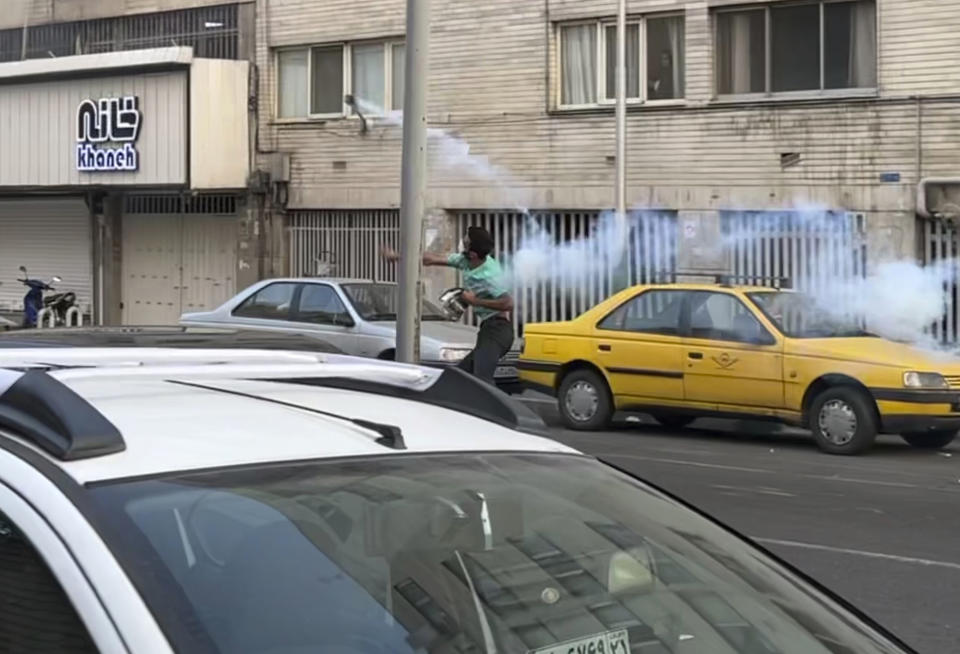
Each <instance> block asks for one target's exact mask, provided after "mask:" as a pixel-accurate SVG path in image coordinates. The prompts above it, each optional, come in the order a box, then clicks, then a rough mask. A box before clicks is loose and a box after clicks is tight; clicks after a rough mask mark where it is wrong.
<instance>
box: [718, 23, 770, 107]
mask: <svg viewBox="0 0 960 654" xmlns="http://www.w3.org/2000/svg"><path fill="white" fill-rule="evenodd" d="M757 13H758V12H743V13H724V14H720V16H721V20H720V24H719V29H718V41H719V43H718V53H719V55H720V65H719V66H718V71H717V72H718V77H719V79H718V84H717V87H718V89H719V92H720V93H724V94H737V93H750V92H751V91H753V90H754V86H755V85H754V80H753V79H752V75H753V65H752V64H753V62H752V58H751V57H752V54H753V51H754V44H753V43H752V42H751V39H752V35H753V31H752V29H751V27H752V25H751V22H752V19H753V17H754V15H756V14H757ZM761 15H762V14H761ZM761 45H762V44H761Z"/></svg>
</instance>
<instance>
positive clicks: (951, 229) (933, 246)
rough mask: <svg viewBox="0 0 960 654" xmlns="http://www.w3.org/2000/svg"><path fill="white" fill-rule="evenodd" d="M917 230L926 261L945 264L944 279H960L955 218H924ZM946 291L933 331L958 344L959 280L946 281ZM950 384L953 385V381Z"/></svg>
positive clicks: (959, 241)
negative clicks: (943, 304) (941, 314)
mask: <svg viewBox="0 0 960 654" xmlns="http://www.w3.org/2000/svg"><path fill="white" fill-rule="evenodd" d="M918 232H920V234H921V235H922V236H921V238H922V239H923V246H922V248H923V252H922V256H923V263H924V264H925V265H937V266H946V267H947V270H945V271H944V279H945V280H957V279H960V277H958V275H960V264H958V257H960V233H958V231H957V227H956V224H955V223H954V221H953V220H948V219H940V218H938V219H934V220H922V221H920V224H919V225H918ZM948 272H949V274H947V273H948ZM943 290H944V294H945V295H946V306H945V307H944V312H943V317H942V318H941V319H940V320H938V321H937V322H936V323H934V324H933V325H931V328H930V331H931V334H932V335H933V337H934V338H936V339H937V340H938V341H939V342H941V343H943V344H957V343H960V315H958V309H960V287H958V285H957V283H956V281H945V282H944V289H943ZM950 385H951V386H953V381H951V382H950Z"/></svg>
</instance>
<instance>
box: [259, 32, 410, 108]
mask: <svg viewBox="0 0 960 654" xmlns="http://www.w3.org/2000/svg"><path fill="white" fill-rule="evenodd" d="M403 57H404V44H403V43H402V42H391V41H379V42H369V43H352V44H346V45H344V44H336V45H318V46H312V47H307V48H291V49H284V50H280V51H278V52H277V69H278V82H277V117H278V118H306V117H332V116H333V117H335V116H343V115H345V114H346V113H347V111H348V107H347V106H346V104H345V103H344V96H345V95H347V94H351V95H353V97H354V99H355V100H356V102H357V105H358V106H359V108H360V111H361V112H362V113H364V114H368V115H377V114H382V113H384V112H385V111H389V110H394V109H401V108H402V107H403V66H404V63H403Z"/></svg>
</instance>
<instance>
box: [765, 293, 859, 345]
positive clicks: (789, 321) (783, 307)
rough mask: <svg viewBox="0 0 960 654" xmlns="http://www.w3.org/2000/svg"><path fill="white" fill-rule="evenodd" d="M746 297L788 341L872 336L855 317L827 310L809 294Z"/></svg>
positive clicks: (774, 294)
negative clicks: (793, 339)
mask: <svg viewBox="0 0 960 654" xmlns="http://www.w3.org/2000/svg"><path fill="white" fill-rule="evenodd" d="M747 296H748V297H749V298H750V299H751V300H752V301H753V303H754V304H756V305H757V307H759V308H760V310H761V311H762V312H763V313H764V315H766V316H767V318H768V319H770V321H772V322H773V324H774V325H776V327H777V329H779V330H780V331H781V332H782V333H783V334H784V335H786V336H789V337H791V338H850V337H857V336H873V334H871V333H870V332H868V331H866V330H865V329H864V328H863V323H862V321H861V320H858V319H857V317H856V316H844V315H841V314H839V313H834V312H831V311H827V310H825V309H824V307H823V306H822V305H821V304H820V303H818V302H816V300H814V299H813V298H812V297H810V296H809V295H805V294H803V293H795V292H788V291H763V292H756V293H748V294H747Z"/></svg>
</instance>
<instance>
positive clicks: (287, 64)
mask: <svg viewBox="0 0 960 654" xmlns="http://www.w3.org/2000/svg"><path fill="white" fill-rule="evenodd" d="M277 67H278V69H279V70H278V76H279V79H278V81H277V86H278V91H277V95H278V102H277V114H278V115H279V117H280V118H294V117H296V116H306V115H307V87H308V84H307V68H308V66H307V51H306V50H285V51H282V52H280V53H279V54H278V55H277Z"/></svg>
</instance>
